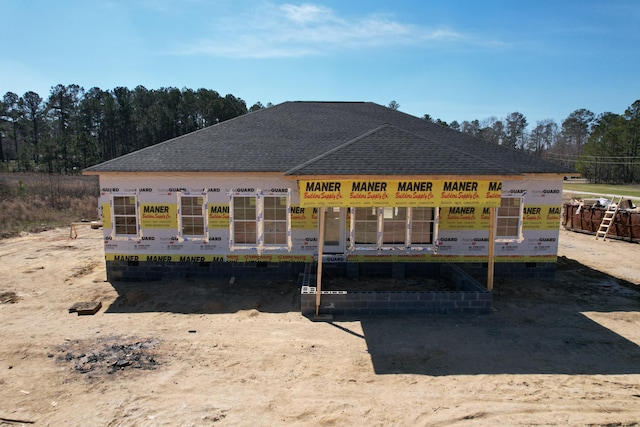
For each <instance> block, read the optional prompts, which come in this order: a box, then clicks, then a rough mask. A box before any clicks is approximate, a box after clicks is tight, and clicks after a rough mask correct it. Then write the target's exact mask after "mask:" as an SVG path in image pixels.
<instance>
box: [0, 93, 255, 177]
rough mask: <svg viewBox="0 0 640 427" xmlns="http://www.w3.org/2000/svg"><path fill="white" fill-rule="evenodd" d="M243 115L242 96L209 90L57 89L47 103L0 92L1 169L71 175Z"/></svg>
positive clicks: (36, 97) (38, 98)
mask: <svg viewBox="0 0 640 427" xmlns="http://www.w3.org/2000/svg"><path fill="white" fill-rule="evenodd" d="M257 108H264V107H263V106H262V104H260V103H257V104H255V105H254V106H252V107H251V109H257ZM247 111H248V109H247V105H246V103H245V101H243V100H242V99H241V98H237V97H235V96H233V95H231V94H229V95H226V96H221V95H220V94H219V93H218V92H216V91H213V90H209V89H198V90H192V89H186V88H184V89H177V88H173V87H168V88H161V89H157V90H154V89H147V88H145V87H144V86H137V87H136V88H135V89H133V90H131V89H128V88H126V87H116V88H115V89H113V90H102V89H100V88H97V87H94V88H91V89H89V90H85V89H84V88H82V87H80V86H78V85H75V84H72V85H67V86H65V85H61V84H60V85H57V86H54V87H52V88H51V91H50V93H49V95H48V97H47V99H43V98H42V97H41V96H40V95H39V94H37V93H35V92H33V91H29V92H26V93H25V94H24V95H22V96H18V95H17V94H15V93H13V92H7V93H6V94H5V95H4V96H3V97H2V100H1V101H0V170H8V171H19V172H28V171H36V172H49V173H64V174H69V173H74V172H78V171H79V170H81V169H83V168H86V167H88V166H91V165H94V164H97V163H100V162H103V161H107V160H110V159H112V158H114V157H118V156H121V155H123V154H127V153H130V152H132V151H134V150H138V149H140V148H144V147H148V146H150V145H153V144H156V143H158V142H162V141H165V140H168V139H171V138H175V137H177V136H180V135H184V134H186V133H189V132H193V131H195V130H198V129H202V128H205V127H207V126H211V125H213V124H216V123H219V122H222V121H225V120H229V119H231V118H234V117H237V116H239V115H242V114H246V113H247Z"/></svg>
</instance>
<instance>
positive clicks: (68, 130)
mask: <svg viewBox="0 0 640 427" xmlns="http://www.w3.org/2000/svg"><path fill="white" fill-rule="evenodd" d="M269 106H271V104H270V103H269V104H267V105H266V107H265V106H264V105H262V104H261V103H260V102H258V103H256V104H254V105H252V106H251V108H247V105H246V103H245V101H244V100H242V99H241V98H237V97H235V96H233V95H231V94H228V95H225V96H221V95H220V94H219V93H218V92H216V91H214V90H210V89H198V90H193V89H188V88H183V89H177V88H174V87H168V88H160V89H147V88H145V87H144V86H137V87H136V88H135V89H133V90H131V89H128V88H126V87H116V88H115V89H113V90H102V89H100V88H97V87H94V88H91V89H89V90H85V89H84V88H82V87H80V86H78V85H74V84H72V85H67V86H65V85H62V84H59V85H57V86H54V87H52V88H51V91H50V93H49V94H48V97H47V99H43V98H42V97H41V96H40V95H39V94H37V93H35V92H32V91H29V92H26V93H25V94H24V95H22V96H19V95H17V94H15V93H13V92H7V93H6V94H5V95H4V96H3V97H2V100H1V101H0V170H5V171H20V172H27V171H36V172H49V173H64V174H69V173H75V172H79V171H80V170H81V169H83V168H86V167H89V166H91V165H94V164H97V163H100V162H104V161H107V160H110V159H112V158H115V157H118V156H121V155H124V154H127V153H130V152H132V151H135V150H138V149H141V148H144V147H148V146H150V145H153V144H156V143H158V142H162V141H166V140H168V139H171V138H175V137H177V136H181V135H184V134H186V133H189V132H193V131H195V130H198V129H202V128H205V127H207V126H211V125H214V124H216V123H220V122H222V121H225V120H229V119H231V118H234V117H238V116H240V115H242V114H246V113H247V112H249V111H254V110H258V109H262V108H267V107H269ZM399 107H400V104H398V103H397V102H396V101H391V103H389V108H392V109H396V110H397V109H399ZM422 118H423V119H424V120H429V121H432V122H434V123H437V124H440V125H442V126H447V127H450V128H452V129H455V130H457V131H460V132H465V133H469V134H471V135H474V136H477V137H479V138H482V139H485V140H487V141H489V142H492V143H494V144H498V145H503V146H507V147H510V148H513V149H517V150H523V151H527V152H529V153H531V154H533V155H536V156H539V157H542V158H545V159H547V160H550V161H552V162H555V163H558V164H562V165H564V166H568V167H571V168H575V169H576V170H577V171H579V172H581V173H582V174H583V175H584V176H585V177H586V178H588V179H590V180H591V181H593V182H602V183H638V182H640V100H638V101H636V102H634V103H633V104H632V105H631V106H629V107H628V108H627V109H626V110H625V111H624V113H623V114H615V113H610V112H606V113H602V114H600V115H598V116H596V115H595V114H594V113H593V112H591V111H589V110H586V109H578V110H575V111H574V112H572V113H571V114H569V116H568V117H567V118H566V119H564V120H563V121H562V123H561V124H558V123H556V122H555V121H554V120H553V119H548V120H542V121H538V122H537V123H536V125H535V127H534V128H533V129H531V130H529V123H528V122H527V119H526V117H525V116H524V115H523V114H521V113H519V112H513V113H510V114H508V115H507V116H506V117H504V118H501V119H498V118H497V117H495V116H492V117H489V118H486V119H484V120H482V121H480V120H477V119H476V120H472V121H463V122H461V123H459V122H457V121H455V120H454V121H452V122H451V123H446V122H444V121H442V120H440V119H433V118H432V117H431V116H430V115H429V114H425V115H424V116H423V117H422Z"/></svg>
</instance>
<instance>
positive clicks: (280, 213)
mask: <svg viewBox="0 0 640 427" xmlns="http://www.w3.org/2000/svg"><path fill="white" fill-rule="evenodd" d="M264 244H265V245H281V246H282V245H286V244H287V198H286V197H265V198H264Z"/></svg>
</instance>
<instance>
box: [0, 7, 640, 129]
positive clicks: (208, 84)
mask: <svg viewBox="0 0 640 427" xmlns="http://www.w3.org/2000/svg"><path fill="white" fill-rule="evenodd" d="M0 32H1V34H2V40H3V43H2V47H1V48H0V95H2V94H4V93H6V92H7V91H12V92H15V93H17V94H18V95H23V94H24V93H25V92H26V91H28V90H33V91H35V92H37V93H39V94H40V96H42V97H43V98H45V99H46V98H47V97H48V95H49V91H50V89H51V87H52V86H55V85H57V84H64V85H68V84H78V85H80V86H83V87H84V88H85V89H90V88H91V87H100V88H101V89H105V90H106V89H113V88H115V87H117V86H126V87H129V88H130V89H133V88H135V87H136V86H137V85H143V86H145V87H146V88H148V89H157V88H161V87H178V88H183V87H187V88H192V89H198V88H207V89H213V90H216V91H218V92H219V93H220V94H221V95H226V94H228V93H230V94H233V95H234V96H236V97H240V98H242V99H244V100H245V101H246V102H247V106H249V107H250V106H251V105H252V104H254V103H255V102H258V101H260V102H262V103H263V104H267V103H268V102H271V103H273V104H278V103H280V102H284V101H293V100H314V101H315V100H324V101H372V102H376V103H379V104H383V105H388V104H389V102H390V101H392V100H395V101H396V102H397V103H398V104H400V110H401V111H404V112H405V113H409V114H413V115H416V116H420V117H421V116H423V115H424V114H429V115H431V116H432V117H433V118H441V119H443V120H445V121H447V122H450V121H452V120H458V121H459V122H461V121H463V120H473V119H479V120H483V119H485V118H487V117H490V116H496V117H497V118H504V117H505V116H506V115H508V114H509V113H511V112H515V111H517V112H520V113H522V114H524V115H525V117H526V118H527V121H528V122H529V124H530V129H531V128H532V127H533V126H535V123H536V121H538V120H544V119H548V118H551V119H554V120H556V121H557V122H558V124H560V123H561V122H562V120H564V119H565V118H566V117H567V116H568V115H569V114H570V113H571V112H572V111H574V110H576V109H579V108H586V109H589V110H591V111H593V112H594V113H596V114H600V113H603V112H607V111H611V112H614V113H619V114H621V113H623V112H624V110H625V109H626V108H627V107H628V106H629V105H631V104H632V103H633V102H634V101H636V100H637V99H640V1H637V0H607V1H604V0H599V1H593V0H579V1H578V0H553V1H547V0H535V1H534V0H532V1H527V0H509V1H507V0H504V1H497V0H482V1H476V0H468V1H463V0H457V1H456V0H447V1H429V0H414V1H408V0H407V1H404V0H395V1H381V0H335V1H329V0H318V1H304V0H303V1H297V0H285V1H278V0H271V1H262V0H254V1H249V0H181V1H178V0H95V1H94V0H55V1H51V0H43V1H39V0H0Z"/></svg>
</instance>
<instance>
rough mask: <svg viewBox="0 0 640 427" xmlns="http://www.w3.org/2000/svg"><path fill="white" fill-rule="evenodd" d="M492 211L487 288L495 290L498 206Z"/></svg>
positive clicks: (490, 216)
mask: <svg viewBox="0 0 640 427" xmlns="http://www.w3.org/2000/svg"><path fill="white" fill-rule="evenodd" d="M490 209H491V211H490V212H491V213H490V215H489V264H488V266H489V268H488V273H487V274H488V275H487V289H489V290H490V291H492V290H493V270H494V258H495V254H494V252H495V245H496V212H497V210H498V208H490Z"/></svg>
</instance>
